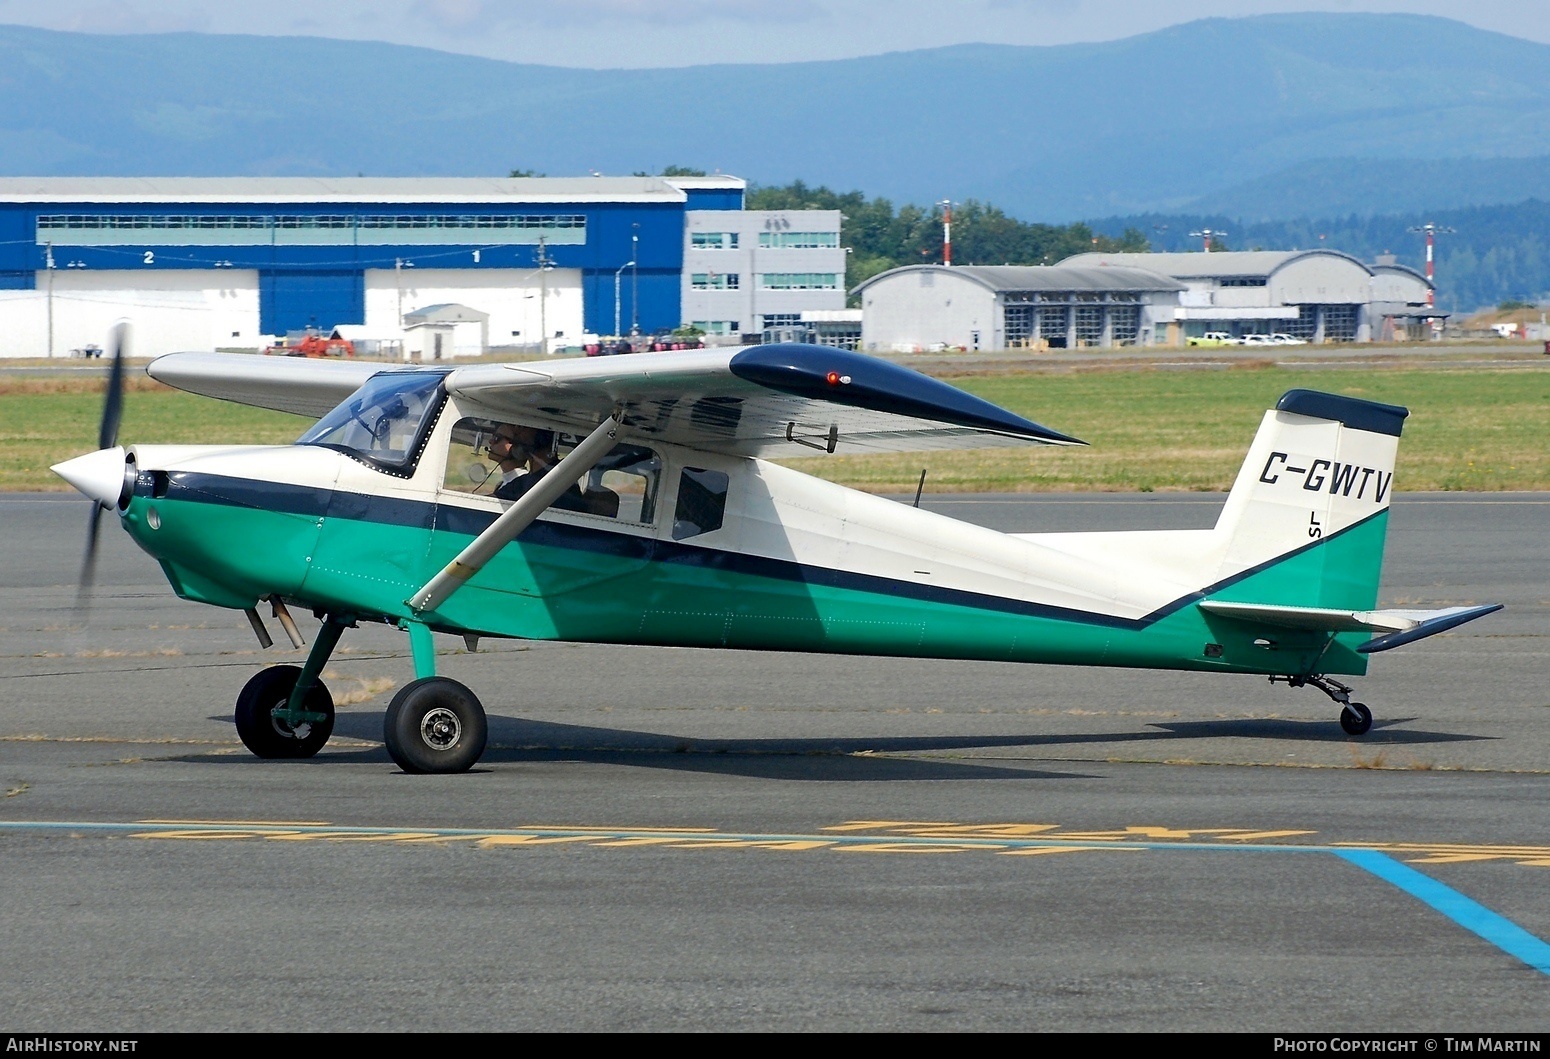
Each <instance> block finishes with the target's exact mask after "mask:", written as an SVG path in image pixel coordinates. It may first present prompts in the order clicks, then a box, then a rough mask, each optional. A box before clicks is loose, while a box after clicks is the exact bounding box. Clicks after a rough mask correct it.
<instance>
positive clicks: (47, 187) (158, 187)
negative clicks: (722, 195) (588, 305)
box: [0, 177, 735, 204]
mask: <svg viewBox="0 0 1550 1059" xmlns="http://www.w3.org/2000/svg"><path fill="white" fill-rule="evenodd" d="M675 179H676V178H675ZM729 179H735V178H729ZM686 201H688V196H687V195H686V194H685V193H684V192H683V191H682V190H681V189H680V188H677V187H674V186H673V185H672V184H670V183H668V181H666V180H664V179H662V178H661V177H510V178H507V177H0V202H101V203H144V202H178V203H182V202H208V203H220V202H244V203H248V202H251V203H277V202H296V203H303V202H306V203H317V202H333V203H341V204H343V203H470V204H472V203H481V204H483V203H488V204H514V203H587V202H642V203H645V202H651V203H657V202H660V203H678V202H686Z"/></svg>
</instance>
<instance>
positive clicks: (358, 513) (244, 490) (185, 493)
mask: <svg viewBox="0 0 1550 1059" xmlns="http://www.w3.org/2000/svg"><path fill="white" fill-rule="evenodd" d="M172 478H173V486H172V488H171V489H169V491H168V493H167V495H168V497H169V498H172V499H177V500H188V501H193V502H197V503H207V504H227V505H231V506H237V507H251V508H255V509H258V510H262V511H282V512H286V513H289V514H298V515H308V516H318V517H322V516H324V515H326V516H327V517H328V518H343V519H349V520H352V521H357V522H375V523H379V524H382V525H389V526H407V527H410V528H412V529H420V530H427V531H429V530H431V529H437V530H442V531H445V532H447V533H456V534H463V535H466V536H470V537H472V536H477V535H478V534H480V533H482V532H484V531H485V530H486V529H488V528H489V526H490V524H491V523H493V522H494V521H495V520H496V518H497V517H499V514H498V513H497V512H492V511H485V510H481V509H477V508H466V507H459V506H457V505H455V504H440V505H438V504H435V503H432V502H430V501H425V500H409V499H405V498H402V497H384V496H371V495H367V494H363V493H348V492H344V491H337V492H335V493H333V494H332V496H333V502H332V503H329V502H328V497H329V496H330V494H329V493H328V492H327V491H323V490H318V489H312V488H308V487H304V486H295V485H288V484H285V483H281V482H260V481H253V480H251V479H244V478H229V477H225V476H221V475H211V474H197V473H192V472H187V471H180V472H175V473H174V474H173V476H172ZM320 497H321V498H322V499H321V501H320V499H319V498H320ZM325 508H326V510H325ZM1384 510H1386V509H1384ZM1382 513H1383V511H1382V510H1380V511H1377V512H1374V513H1373V514H1371V515H1369V516H1367V518H1364V519H1362V520H1361V521H1359V522H1355V523H1352V524H1351V525H1349V526H1347V527H1345V529H1342V530H1338V531H1336V532H1335V533H1331V534H1328V535H1327V536H1325V537H1323V538H1321V539H1319V540H1314V541H1310V542H1309V543H1308V544H1305V545H1303V546H1302V547H1300V548H1296V549H1294V550H1292V551H1289V552H1283V553H1281V554H1280V555H1277V556H1275V557H1274V558H1272V559H1268V560H1266V561H1265V562H1263V563H1260V564H1259V565H1258V566H1254V567H1251V568H1250V569H1248V570H1244V571H1243V572H1242V573H1238V574H1235V575H1233V576H1232V577H1229V578H1225V579H1223V580H1221V581H1218V582H1216V583H1215V584H1212V585H1207V586H1205V587H1204V588H1201V589H1199V590H1198V591H1195V592H1191V593H1189V594H1187V595H1184V596H1180V597H1179V598H1178V599H1175V600H1172V601H1171V602H1169V603H1166V604H1164V605H1163V606H1161V607H1159V608H1157V609H1156V610H1154V611H1152V612H1151V613H1150V614H1147V615H1145V616H1143V617H1140V618H1122V617H1118V616H1115V615H1112V614H1099V613H1095V612H1093V611H1085V610H1076V609H1074V608H1070V607H1057V606H1052V605H1050V604H1047V603H1030V602H1027V601H1025V600H1019V599H1008V598H1006V597H1004V596H992V595H987V594H985V593H981V592H969V591H966V590H963V589H955V588H941V587H937V586H934V585H918V584H915V583H913V582H909V581H898V580H895V579H893V578H888V577H882V576H880V575H877V574H857V573H851V572H849V571H846V570H835V569H831V568H829V567H824V566H812V565H808V564H805V563H798V562H793V561H791V560H789V559H772V558H770V557H768V556H763V555H747V554H744V553H742V552H730V551H723V550H721V549H718V548H706V547H703V546H698V545H691V544H683V543H680V542H678V541H670V540H659V539H657V538H654V537H642V536H636V535H634V534H630V533H620V532H617V531H614V530H607V529H601V528H596V529H594V528H593V527H590V526H573V525H568V524H564V523H559V522H546V521H539V522H534V523H533V524H532V525H530V526H529V527H528V528H527V529H525V530H523V531H522V533H521V535H520V536H519V537H518V538H517V540H519V541H521V542H522V543H523V544H533V545H542V546H545V547H551V548H570V549H573V550H576V551H585V552H594V553H597V554H600V555H612V556H619V557H624V558H633V559H641V560H656V561H658V562H664V563H680V564H683V565H686V566H697V567H702V568H704V569H708V570H724V571H727V572H728V573H736V574H742V575H752V576H757V577H767V578H771V579H773V580H779V581H793V582H798V583H801V584H807V585H815V586H822V587H825V588H837V589H847V590H851V591H856V592H868V593H873V594H876V595H884V596H897V597H900V598H903V599H915V600H920V601H922V602H926V603H940V604H945V605H949V606H957V607H967V608H970V609H974V610H990V611H998V612H1001V613H1005V614H1018V615H1023V616H1025V617H1037V618H1050V619H1053V620H1057V621H1069V622H1079V623H1081V624H1084V625H1098V626H1103V627H1107V628H1115V629H1144V628H1146V627H1147V626H1148V625H1151V624H1153V623H1154V622H1157V621H1159V620H1161V619H1162V618H1165V617H1167V616H1168V615H1170V614H1173V613H1176V612H1177V611H1179V610H1182V609H1184V608H1185V607H1188V606H1191V605H1193V604H1194V603H1196V602H1198V601H1200V600H1202V599H1206V598H1209V597H1210V596H1212V595H1214V594H1215V593H1217V592H1220V591H1221V590H1222V589H1224V588H1227V587H1228V586H1230V585H1234V584H1237V583H1238V582H1240V581H1243V580H1245V579H1247V578H1250V577H1253V576H1254V575H1255V574H1257V573H1259V572H1260V571H1262V570H1267V569H1269V568H1270V567H1272V566H1275V565H1276V564H1277V563H1280V562H1283V561H1285V560H1287V559H1289V558H1291V557H1292V556H1294V555H1300V554H1302V553H1303V552H1305V551H1308V550H1309V549H1311V548H1316V547H1320V546H1322V545H1324V544H1327V543H1328V542H1329V541H1332V540H1334V539H1335V538H1336V537H1339V536H1341V535H1342V534H1345V533H1348V532H1350V531H1351V530H1354V529H1356V528H1357V527H1358V526H1361V525H1364V524H1365V523H1366V522H1368V521H1369V520H1371V519H1373V518H1376V517H1377V516H1378V515H1380V514H1382Z"/></svg>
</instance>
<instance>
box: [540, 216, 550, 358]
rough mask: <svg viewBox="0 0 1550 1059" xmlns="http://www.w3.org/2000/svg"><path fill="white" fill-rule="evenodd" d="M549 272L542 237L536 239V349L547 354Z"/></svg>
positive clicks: (547, 256)
mask: <svg viewBox="0 0 1550 1059" xmlns="http://www.w3.org/2000/svg"><path fill="white" fill-rule="evenodd" d="M548 271H549V255H548V253H547V250H546V248H545V246H544V237H543V236H541V235H540V236H539V237H538V343H539V345H538V349H539V352H541V353H543V354H545V355H546V356H547V355H548V353H549V317H548V303H549V277H548V276H547V275H545V273H547V272H548Z"/></svg>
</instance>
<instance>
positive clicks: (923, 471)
mask: <svg viewBox="0 0 1550 1059" xmlns="http://www.w3.org/2000/svg"><path fill="white" fill-rule="evenodd" d="M925 488H926V469H925V468H924V467H922V468H921V469H920V484H919V485H917V486H916V487H915V506H916V507H919V506H920V494H921V493H922V492H923V491H925Z"/></svg>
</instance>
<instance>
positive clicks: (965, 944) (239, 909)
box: [0, 494, 1550, 1035]
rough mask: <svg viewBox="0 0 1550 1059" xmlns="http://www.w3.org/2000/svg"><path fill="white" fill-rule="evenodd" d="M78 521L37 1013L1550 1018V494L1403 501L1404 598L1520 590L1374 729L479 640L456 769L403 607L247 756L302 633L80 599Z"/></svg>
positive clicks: (967, 680) (7, 783)
mask: <svg viewBox="0 0 1550 1059" xmlns="http://www.w3.org/2000/svg"><path fill="white" fill-rule="evenodd" d="M1221 502H1222V497H1220V496H1212V495H1201V494H1148V495H1145V496H1128V495H1127V496H1121V495H1081V496H1074V495H1054V496H1051V495H1034V496H1016V497H999V496H987V497H978V496H954V497H931V496H929V495H928V496H927V497H926V498H925V500H924V501H923V503H924V505H925V506H930V507H933V508H935V509H937V510H940V511H943V512H945V513H948V514H951V515H954V516H957V517H961V518H965V519H968V520H971V521H975V522H981V523H984V524H987V525H992V526H996V527H999V528H1004V529H1009V530H1019V531H1028V532H1033V531H1039V530H1064V529H1083V528H1112V529H1134V528H1148V527H1155V528H1182V527H1194V526H1208V525H1210V524H1211V523H1212V522H1213V521H1214V519H1215V516H1216V512H1217V510H1218V509H1219V508H1220V505H1221ZM87 517H88V507H87V504H86V503H85V502H84V501H81V500H79V499H71V498H69V497H67V496H65V495H63V494H58V495H46V496H7V497H0V527H3V529H4V531H5V540H6V548H7V553H6V560H5V562H4V563H3V564H0V588H3V598H4V600H5V611H4V614H3V615H0V678H3V679H0V689H3V690H0V909H3V911H4V915H3V916H0V953H4V954H5V955H4V958H3V959H0V1025H3V1026H6V1027H7V1028H13V1029H16V1030H26V1031H30V1032H48V1031H53V1032H67V1031H80V1032H104V1033H117V1034H121V1035H132V1034H134V1033H149V1032H155V1031H180V1030H260V1031H297V1030H332V1031H360V1030H379V1031H381V1030H395V1031H396V1030H432V1031H465V1030H482V1031H510V1030H561V1031H565V1030H570V1031H591V1030H605V1031H619V1030H643V1031H665V1030H874V1031H875V1030H902V1031H911V1030H916V1031H918V1030H928V1031H929V1030H937V1031H982V1030H1014V1031H1017V1030H1021V1031H1036V1030H1044V1031H1052V1030H1116V1031H1120V1030H1123V1031H1159V1030H1161V1031H1184V1030H1247V1031H1261V1032H1288V1033H1292V1032H1331V1031H1335V1032H1344V1033H1362V1032H1399V1033H1415V1034H1443V1033H1449V1032H1454V1033H1457V1032H1468V1033H1472V1034H1473V1033H1480V1032H1493V1031H1494V1032H1501V1033H1532V1032H1539V1033H1543V1032H1544V1031H1545V1030H1546V1029H1547V1028H1550V1016H1547V1014H1546V1012H1547V1011H1550V1003H1547V1002H1546V998H1547V996H1550V992H1547V987H1550V945H1547V944H1546V939H1550V901H1547V894H1550V887H1547V880H1550V797H1547V795H1550V691H1547V690H1546V687H1545V683H1544V677H1545V673H1546V671H1547V665H1546V659H1547V657H1550V571H1547V568H1546V563H1545V556H1546V541H1550V496H1546V495H1543V494H1489V495H1479V494H1475V495H1466V494H1447V495H1403V494H1402V495H1400V496H1399V497H1398V498H1397V499H1396V502H1395V505H1394V508H1393V517H1392V522H1391V532H1390V537H1389V555H1388V562H1387V565H1386V569H1385V576H1384V588H1383V592H1382V600H1381V603H1382V605H1386V606H1445V605H1453V604H1468V603H1482V602H1500V603H1505V604H1506V605H1507V607H1506V609H1505V610H1504V611H1502V612H1500V613H1497V614H1493V615H1490V616H1488V617H1486V618H1483V619H1481V620H1479V621H1477V622H1475V623H1473V624H1470V625H1467V626H1464V627H1462V628H1460V629H1458V630H1455V631H1453V632H1450V633H1446V634H1443V635H1440V636H1437V637H1434V638H1432V639H1430V640H1427V641H1424V642H1421V643H1417V644H1414V645H1410V646H1407V647H1402V648H1399V649H1397V650H1394V651H1390V652H1387V653H1386V654H1383V655H1379V656H1376V657H1375V658H1374V660H1373V665H1372V671H1371V673H1370V674H1369V675H1368V676H1367V677H1365V678H1361V679H1360V680H1358V681H1355V683H1357V685H1358V697H1359V698H1361V699H1362V700H1363V701H1365V702H1366V703H1367V704H1368V705H1369V706H1370V707H1371V708H1372V711H1373V713H1374V715H1375V718H1376V720H1375V723H1374V727H1373V730H1372V731H1371V732H1370V733H1369V734H1368V735H1367V736H1365V737H1362V738H1360V739H1352V738H1349V737H1347V736H1346V735H1345V734H1344V733H1343V732H1342V731H1341V730H1340V727H1339V725H1338V723H1337V716H1338V710H1337V708H1336V707H1335V706H1334V704H1332V703H1331V702H1329V701H1328V700H1327V699H1326V698H1325V697H1324V696H1323V695H1322V694H1320V693H1318V692H1317V691H1314V690H1312V689H1306V688H1305V689H1300V690H1295V691H1294V690H1291V689H1288V688H1286V687H1285V686H1281V685H1277V686H1270V685H1269V684H1268V683H1267V682H1265V681H1264V680H1263V679H1262V678H1254V677H1223V676H1212V675H1191V674H1169V673H1145V672H1136V671H1128V670H1097V669H1081V668H1065V667H1054V666H1019V665H1012V664H1002V663H965V662H936V661H924V660H920V661H916V660H898V659H868V658H849V657H825V656H798V655H790V654H777V653H768V654H763V653H752V652H730V651H710V650H679V649H664V648H632V647H602V646H588V645H579V644H522V643H514V642H497V643H489V642H486V643H485V644H483V645H481V648H480V650H479V652H478V653H475V654H470V653H468V652H467V651H466V649H465V648H464V647H463V645H462V644H461V641H458V640H455V639H453V638H450V637H447V638H443V639H441V640H440V642H439V646H440V648H441V652H442V657H441V658H440V659H439V664H440V668H441V672H442V673H443V674H444V675H447V676H451V677H453V678H455V679H457V680H461V681H462V682H464V683H466V684H468V685H469V686H470V687H471V688H473V689H474V690H475V691H476V692H477V693H478V694H479V695H480V697H481V698H482V700H483V701H484V704H485V707H486V709H487V710H488V712H489V714H490V722H491V736H490V738H491V747H490V750H489V751H488V752H487V753H486V755H485V758H484V760H483V761H482V762H481V765H480V767H479V768H478V769H477V770H476V771H474V772H473V773H470V774H468V775H463V776H441V777H414V776H406V775H404V774H402V773H401V772H399V770H398V769H397V768H396V766H394V765H393V764H392V762H391V760H390V759H389V758H388V756H387V754H386V752H385V751H384V750H383V748H382V745H381V719H382V711H383V709H384V708H385V706H386V703H387V701H388V699H389V698H390V697H391V695H392V691H393V689H394V688H395V687H398V686H402V684H404V683H406V682H407V681H408V680H410V679H411V678H412V676H413V673H412V667H411V665H410V662H409V658H408V652H407V644H406V643H405V642H404V638H403V637H402V635H401V634H398V633H395V632H393V631H391V630H388V629H385V628H380V627H375V628H365V627H363V628H362V629H360V630H356V631H352V632H350V633H348V634H347V635H346V638H345V641H344V643H343V648H342V650H341V651H340V652H339V653H338V654H336V656H335V659H334V661H333V662H332V663H331V664H330V665H329V667H328V670H327V672H326V674H325V678H326V680H327V682H328V684H329V686H330V688H331V689H332V691H333V693H334V696H335V699H336V701H338V702H339V703H340V709H339V717H338V722H337V724H336V728H335V736H334V739H333V741H331V742H330V744H329V746H328V747H327V748H325V750H324V751H323V753H321V754H320V755H319V756H318V757H317V758H315V759H313V760H310V761H305V762H263V761H259V760H257V759H254V758H252V757H251V756H250V755H248V753H247V752H246V751H245V750H244V749H243V748H242V746H241V745H240V743H239V742H238V740H237V738H236V735H235V733H234V731H233V729H232V726H231V709H232V703H233V701H234V699H235V697H236V694H237V692H238V690H239V689H240V688H241V687H242V685H243V683H244V682H245V681H246V680H247V679H248V678H249V677H250V676H252V675H253V674H254V673H255V672H256V671H257V670H258V669H259V668H261V667H262V666H263V665H266V664H273V663H276V662H292V663H296V664H299V662H300V659H301V657H302V653H301V652H298V651H294V650H291V649H289V648H282V647H281V646H278V645H277V646H276V647H274V648H272V649H270V650H269V651H260V650H259V649H258V646H257V644H256V643H255V642H254V639H253V636H252V633H251V632H250V631H249V629H248V628H247V624H246V622H245V620H244V619H243V618H242V616H241V615H240V614H237V613H235V612H228V611H221V610H216V609H213V608H208V607H201V606H198V605H195V604H190V603H184V602H182V601H179V600H177V599H176V598H175V597H174V596H173V595H172V593H171V591H170V590H169V589H168V588H167V586H166V584H165V581H164V580H163V579H162V577H161V574H160V571H159V570H158V569H157V567H156V565H155V564H154V563H153V562H152V561H151V560H150V559H149V558H147V557H146V556H144V555H143V554H141V553H140V552H138V551H137V550H136V549H135V548H134V546H133V545H132V544H131V543H130V542H129V541H128V539H127V537H126V536H125V535H124V534H123V533H122V532H121V531H120V530H119V529H118V528H117V527H116V526H115V525H114V524H113V522H112V520H111V519H105V520H104V527H103V528H104V531H105V532H104V537H103V550H102V554H101V556H100V559H99V563H98V568H97V578H96V588H95V591H94V592H93V594H92V596H91V603H90V608H89V610H87V611H85V612H82V611H81V610H79V609H78V608H77V598H76V586H75V580H76V576H77V572H78V568H79V561H80V554H81V547H82V544H83V541H84V537H85V529H86V522H87ZM299 617H300V616H299ZM313 628H315V622H312V621H310V620H308V621H306V622H304V629H305V631H306V633H307V635H308V637H309V639H310V637H311V633H312V630H313ZM273 631H274V632H275V634H276V635H277V636H279V630H278V628H275V629H274V630H273ZM283 643H284V640H283V637H282V638H281V644H283ZM860 854H865V855H860Z"/></svg>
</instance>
